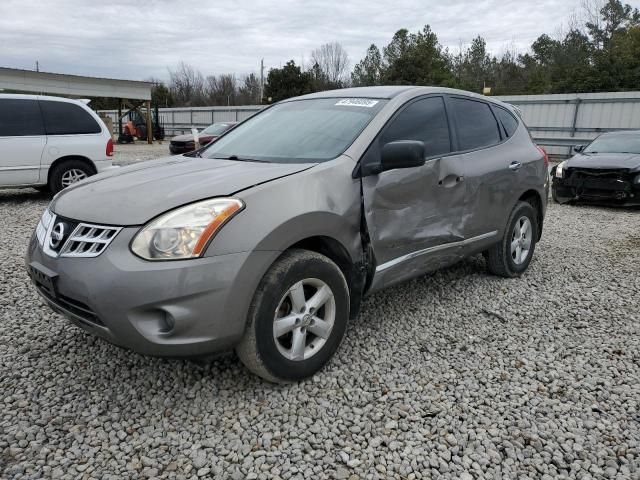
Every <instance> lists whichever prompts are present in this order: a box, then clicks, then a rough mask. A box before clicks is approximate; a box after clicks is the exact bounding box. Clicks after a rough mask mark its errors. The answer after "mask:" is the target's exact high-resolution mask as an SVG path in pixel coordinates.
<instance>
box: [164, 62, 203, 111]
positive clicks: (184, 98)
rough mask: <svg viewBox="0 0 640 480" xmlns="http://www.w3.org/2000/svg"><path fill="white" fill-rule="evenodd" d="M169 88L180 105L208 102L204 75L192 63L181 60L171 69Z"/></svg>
mask: <svg viewBox="0 0 640 480" xmlns="http://www.w3.org/2000/svg"><path fill="white" fill-rule="evenodd" d="M169 78H170V81H169V89H170V90H171V95H172V96H173V98H174V100H175V102H176V104H177V105H178V106H187V107H197V106H203V105H205V104H206V99H205V91H204V77H203V76H202V73H200V72H199V71H197V70H195V69H194V68H193V67H192V66H191V65H188V64H186V63H184V62H180V63H179V64H178V66H177V67H176V69H175V70H171V69H170V70H169Z"/></svg>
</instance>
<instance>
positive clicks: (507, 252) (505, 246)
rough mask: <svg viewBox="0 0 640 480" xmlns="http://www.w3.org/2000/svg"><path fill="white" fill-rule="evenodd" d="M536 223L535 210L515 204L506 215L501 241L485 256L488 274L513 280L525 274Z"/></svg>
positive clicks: (536, 227) (534, 238)
mask: <svg viewBox="0 0 640 480" xmlns="http://www.w3.org/2000/svg"><path fill="white" fill-rule="evenodd" d="M537 219H538V215H537V214H536V210H535V208H534V207H533V206H532V205H531V204H530V203H527V202H518V203H517V204H516V206H515V207H514V208H513V210H512V212H511V215H509V220H508V221H507V228H506V229H505V233H504V236H503V237H502V240H501V241H500V243H498V244H496V245H494V246H493V247H492V248H491V249H489V250H487V251H486V252H485V258H486V260H487V269H488V270H489V272H491V273H493V274H494V275H499V276H501V277H507V278H513V277H519V276H520V275H522V274H523V273H524V272H525V271H526V270H527V268H528V267H529V264H530V263H531V259H532V258H533V252H534V250H535V248H536V239H537V238H538V220H537Z"/></svg>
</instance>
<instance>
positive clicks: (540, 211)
mask: <svg viewBox="0 0 640 480" xmlns="http://www.w3.org/2000/svg"><path fill="white" fill-rule="evenodd" d="M518 201H519V202H526V203H528V204H529V205H531V206H532V207H533V209H534V210H535V211H536V217H537V218H536V220H537V222H538V238H537V241H540V239H541V238H542V226H543V223H544V204H543V199H542V195H540V192H538V191H537V190H533V189H531V190H527V191H526V192H524V193H523V194H522V195H520V198H518Z"/></svg>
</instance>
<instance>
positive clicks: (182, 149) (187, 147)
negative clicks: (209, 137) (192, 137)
mask: <svg viewBox="0 0 640 480" xmlns="http://www.w3.org/2000/svg"><path fill="white" fill-rule="evenodd" d="M195 149H196V147H195V144H194V143H186V144H179V145H175V144H173V143H170V144H169V151H170V152H171V153H173V154H174V155H179V154H181V153H189V152H193V151H194V150H195Z"/></svg>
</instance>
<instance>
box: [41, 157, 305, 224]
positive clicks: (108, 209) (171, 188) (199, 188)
mask: <svg viewBox="0 0 640 480" xmlns="http://www.w3.org/2000/svg"><path fill="white" fill-rule="evenodd" d="M314 165H315V164H313V163H311V164H310V163H305V164H300V163H297V164H283V163H257V162H240V161H235V160H212V159H208V158H190V157H185V156H175V157H167V158H165V159H160V160H151V161H148V162H143V163H138V164H135V165H131V166H128V167H124V168H119V169H115V170H112V171H108V172H105V173H102V174H99V175H96V176H93V177H90V178H89V179H87V180H84V181H82V182H80V183H78V184H77V185H72V186H70V187H68V188H66V189H64V190H63V191H62V192H60V193H59V194H58V195H56V197H55V198H54V200H53V202H52V203H51V209H52V210H53V212H54V213H56V214H57V215H61V216H63V217H67V218H69V219H73V220H79V221H85V222H91V223H97V224H104V225H119V226H132V225H142V224H144V223H146V222H148V221H149V220H150V219H152V218H153V217H156V216H157V215H159V214H161V213H164V212H166V211H168V210H171V209H173V208H176V207H179V206H181V205H185V204H188V203H192V202H196V201H198V200H204V199H207V198H212V197H218V196H225V195H233V194H235V193H237V192H239V191H241V190H245V189H247V188H250V187H253V186H256V185H259V184H262V183H266V182H269V181H271V180H275V179H277V178H281V177H284V176H287V175H291V174H294V173H297V172H301V171H303V170H307V169H309V168H312V167H313V166H314Z"/></svg>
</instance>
